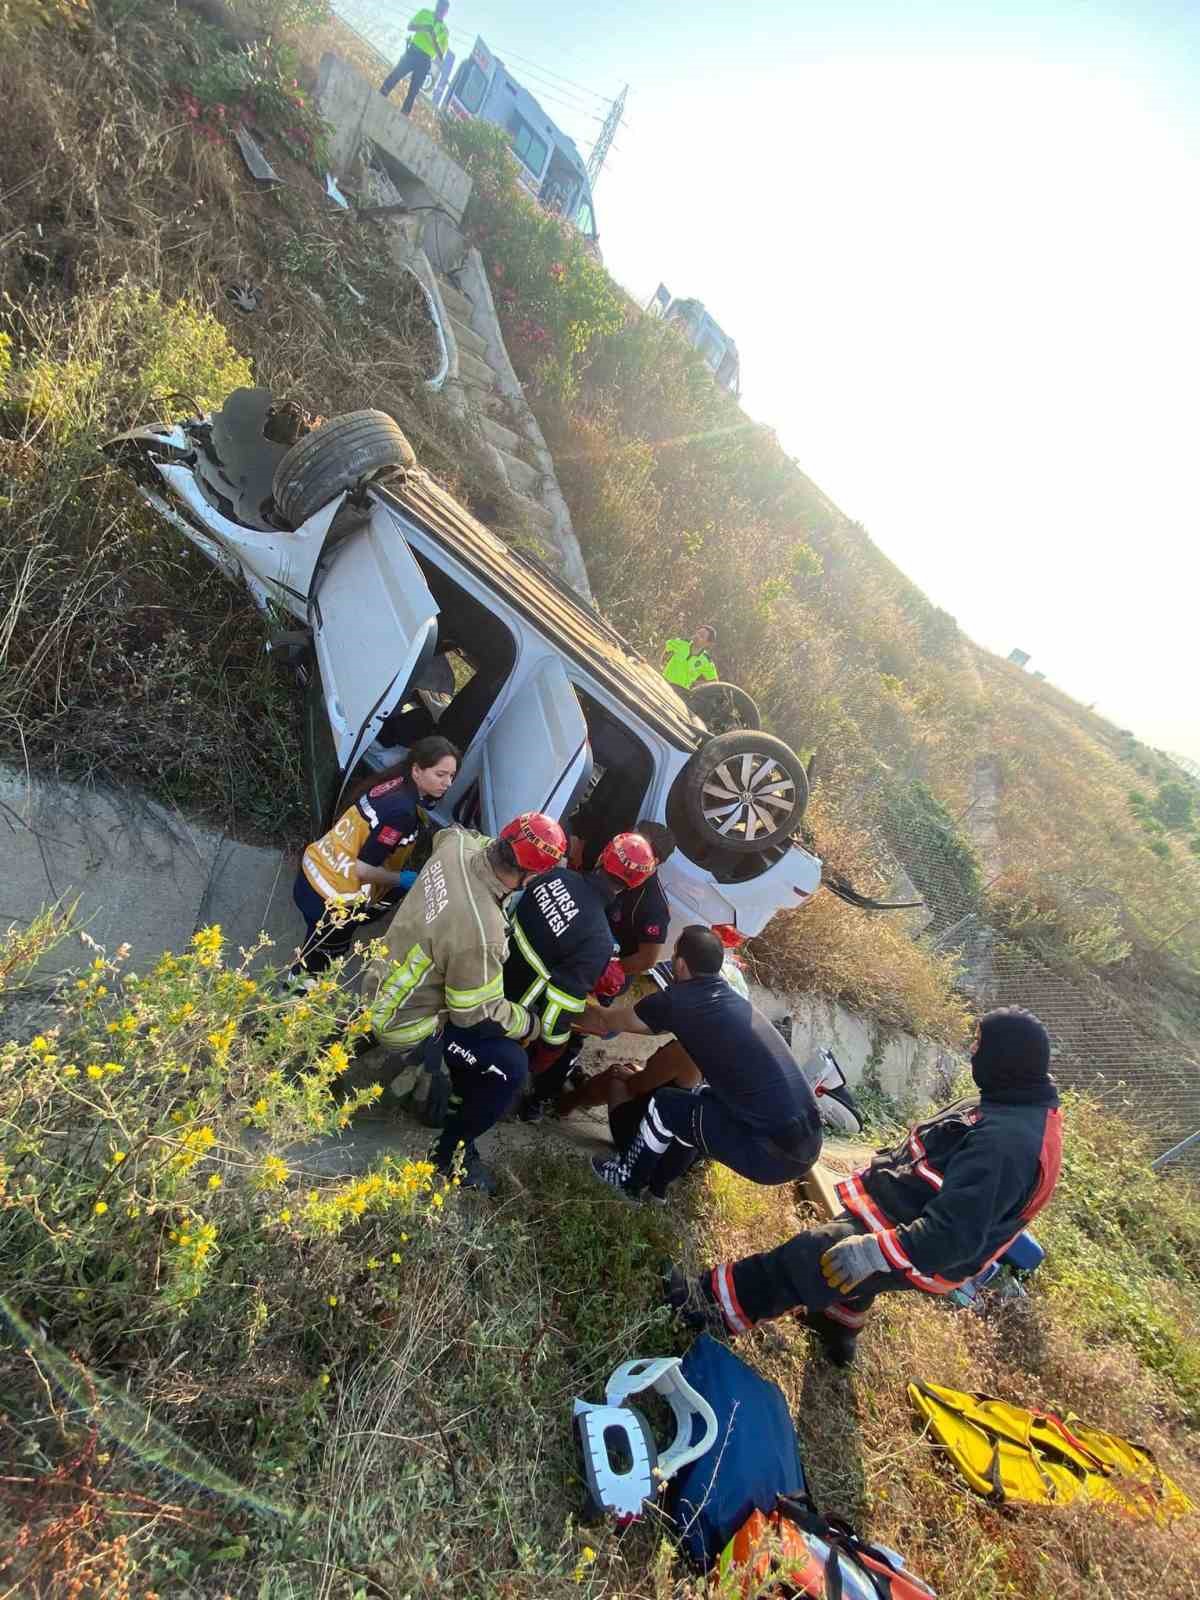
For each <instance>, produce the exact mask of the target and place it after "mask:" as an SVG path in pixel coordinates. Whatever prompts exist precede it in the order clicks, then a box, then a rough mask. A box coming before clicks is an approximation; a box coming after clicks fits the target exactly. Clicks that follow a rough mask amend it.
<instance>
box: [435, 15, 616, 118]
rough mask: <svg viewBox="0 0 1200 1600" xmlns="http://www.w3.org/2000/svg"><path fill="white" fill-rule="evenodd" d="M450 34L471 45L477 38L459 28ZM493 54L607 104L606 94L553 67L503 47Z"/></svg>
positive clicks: (607, 97)
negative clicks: (519, 63) (466, 40)
mask: <svg viewBox="0 0 1200 1600" xmlns="http://www.w3.org/2000/svg"><path fill="white" fill-rule="evenodd" d="M450 32H451V33H452V34H457V35H458V37H459V38H460V39H470V40H471V42H472V43H474V41H475V38H476V37H478V35H473V34H470V33H467V32H465V31H464V30H463V29H461V28H451V29H450ZM488 48H489V49H491V48H492V47H491V46H490V45H489V47H488ZM494 53H495V54H496V55H498V56H501V57H502V58H503V59H504V60H505V61H520V62H521V63H522V64H523V65H525V66H527V67H529V68H530V69H531V70H532V71H535V72H539V73H541V74H543V76H545V77H548V78H557V79H558V80H559V81H560V82H561V83H565V84H567V85H568V86H569V87H570V88H572V89H578V90H580V91H581V92H582V93H583V94H588V95H591V96H592V98H593V99H595V100H603V102H604V103H605V105H607V104H608V103H609V96H608V95H606V94H601V92H600V90H599V89H589V88H588V86H587V85H586V84H585V83H576V81H575V79H574V78H568V77H567V76H566V75H565V73H562V72H555V70H554V68H553V67H544V66H542V65H540V63H538V62H536V61H533V60H531V59H530V57H529V56H522V55H518V54H517V52H516V51H515V50H506V49H504V47H503V45H500V46H497V47H496V49H495V52H494Z"/></svg>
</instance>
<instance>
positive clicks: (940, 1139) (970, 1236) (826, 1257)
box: [665, 1006, 1062, 1366]
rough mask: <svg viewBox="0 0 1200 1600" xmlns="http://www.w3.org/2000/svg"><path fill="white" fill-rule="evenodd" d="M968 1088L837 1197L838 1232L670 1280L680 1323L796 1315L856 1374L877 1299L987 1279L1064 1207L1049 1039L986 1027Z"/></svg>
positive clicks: (1025, 1016) (1014, 1012)
mask: <svg viewBox="0 0 1200 1600" xmlns="http://www.w3.org/2000/svg"><path fill="white" fill-rule="evenodd" d="M971 1076H972V1077H973V1078H974V1080H975V1085H976V1087H977V1088H978V1090H979V1094H978V1095H977V1096H972V1097H970V1098H969V1099H965V1100H959V1101H956V1102H955V1103H954V1104H953V1105H950V1106H946V1107H944V1108H943V1109H942V1110H941V1111H938V1112H936V1113H935V1114H934V1115H933V1116H932V1117H930V1118H929V1119H928V1121H926V1122H922V1123H918V1124H917V1126H916V1127H914V1128H912V1129H910V1130H909V1132H908V1134H907V1135H906V1136H905V1138H903V1139H902V1140H901V1141H900V1142H899V1143H898V1144H897V1145H895V1146H894V1147H893V1148H892V1149H887V1150H880V1151H879V1152H878V1153H877V1154H876V1155H875V1157H874V1159H873V1160H872V1162H871V1164H870V1166H868V1167H865V1168H864V1169H863V1170H862V1171H861V1172H856V1173H854V1174H853V1175H852V1176H851V1177H849V1178H846V1179H845V1180H844V1181H843V1182H842V1183H839V1184H838V1186H837V1193H838V1198H839V1200H840V1201H841V1202H842V1205H843V1207H844V1208H845V1209H844V1210H843V1211H842V1212H841V1214H840V1215H839V1216H836V1217H834V1218H833V1220H832V1221H831V1222H827V1223H825V1224H824V1225H823V1226H821V1227H819V1228H806V1229H805V1230H804V1231H803V1232H802V1233H798V1234H796V1235H795V1236H794V1237H793V1238H791V1239H789V1240H788V1241H787V1242H786V1243H785V1244H781V1245H780V1246H779V1247H778V1248H777V1249H775V1250H766V1251H764V1252H763V1253H762V1254H760V1255H755V1256H745V1257H743V1259H742V1260H741V1261H728V1262H722V1263H718V1265H716V1266H715V1267H710V1268H709V1269H708V1270H707V1271H705V1272H703V1273H702V1274H701V1275H700V1277H699V1278H687V1277H686V1276H685V1275H684V1274H683V1272H681V1271H680V1270H679V1268H677V1267H672V1268H671V1269H670V1272H669V1274H668V1277H667V1282H666V1285H665V1287H666V1291H667V1298H668V1300H669V1301H670V1304H671V1305H672V1306H673V1307H674V1309H675V1310H676V1312H677V1313H678V1314H679V1315H680V1316H681V1317H682V1318H683V1320H684V1321H685V1322H687V1323H688V1324H689V1325H690V1326H692V1327H704V1326H707V1327H710V1328H711V1329H712V1330H713V1331H714V1332H718V1333H723V1334H725V1335H727V1336H728V1335H736V1334H739V1333H745V1332H746V1331H747V1330H748V1329H750V1328H752V1327H753V1326H754V1325H755V1323H756V1322H761V1321H763V1320H765V1319H766V1318H770V1317H781V1316H783V1315H784V1313H785V1312H788V1311H795V1312H797V1313H799V1314H802V1315H803V1316H804V1320H805V1321H806V1323H807V1325H808V1326H809V1327H810V1328H812V1329H813V1330H814V1332H816V1334H817V1335H818V1337H819V1338H820V1340H821V1344H822V1346H823V1347H824V1350H825V1353H826V1355H827V1356H828V1357H829V1359H830V1360H831V1361H833V1362H835V1363H836V1364H837V1365H839V1366H848V1365H849V1364H850V1362H851V1361H853V1359H854V1354H855V1349H856V1343H857V1339H858V1332H859V1329H860V1328H861V1327H862V1325H863V1323H864V1321H865V1320H866V1316H867V1312H868V1311H869V1310H870V1308H871V1305H872V1304H873V1302H874V1300H875V1296H876V1295H878V1294H882V1293H884V1292H886V1291H890V1290H897V1289H917V1290H920V1291H922V1292H923V1293H925V1294H939V1295H940V1294H949V1293H950V1291H951V1290H952V1289H956V1288H958V1286H959V1285H960V1284H962V1283H965V1282H966V1281H967V1280H969V1279H970V1278H973V1277H975V1276H976V1274H977V1273H979V1272H982V1271H983V1269H984V1267H986V1266H987V1265H989V1263H990V1262H992V1261H995V1260H996V1259H997V1258H998V1257H999V1256H1001V1255H1002V1254H1003V1253H1004V1252H1005V1251H1006V1250H1007V1249H1008V1247H1009V1245H1011V1244H1012V1242H1013V1240H1014V1239H1015V1238H1016V1236H1017V1235H1018V1234H1019V1233H1020V1232H1021V1231H1022V1230H1023V1229H1024V1228H1026V1227H1027V1226H1028V1225H1029V1223H1030V1222H1032V1220H1033V1218H1034V1217H1035V1216H1037V1214H1038V1212H1039V1211H1040V1210H1041V1209H1042V1207H1043V1206H1045V1205H1046V1203H1047V1201H1048V1200H1049V1199H1050V1196H1051V1195H1052V1194H1053V1193H1054V1186H1055V1184H1056V1183H1057V1181H1058V1174H1059V1168H1060V1165H1061V1162H1062V1113H1061V1112H1060V1111H1059V1107H1058V1092H1057V1090H1056V1088H1055V1085H1054V1079H1053V1078H1052V1077H1051V1076H1050V1036H1049V1034H1047V1032H1046V1029H1045V1028H1044V1027H1043V1025H1042V1024H1041V1022H1039V1021H1038V1019H1037V1017H1035V1016H1033V1015H1031V1013H1030V1012H1028V1011H1022V1010H1021V1009H1020V1008H1018V1007H1016V1006H1009V1007H1004V1008H1003V1009H1001V1010H998V1011H989V1012H988V1014H987V1015H986V1016H985V1017H984V1018H983V1019H982V1021H981V1022H980V1024H979V1026H978V1028H977V1029H976V1032H975V1039H974V1043H973V1045H972V1054H971Z"/></svg>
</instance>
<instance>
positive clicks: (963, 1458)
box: [908, 1383, 1194, 1523]
mask: <svg viewBox="0 0 1200 1600" xmlns="http://www.w3.org/2000/svg"><path fill="white" fill-rule="evenodd" d="M908 1397H909V1399H910V1400H911V1401H912V1403H913V1405H914V1407H915V1408H916V1410H917V1412H918V1413H919V1415H920V1416H922V1417H923V1418H924V1419H925V1420H926V1422H928V1424H929V1428H930V1432H931V1433H932V1434H933V1437H934V1438H935V1439H936V1440H937V1442H938V1443H939V1444H940V1445H941V1446H942V1448H943V1450H945V1451H946V1453H947V1454H948V1455H949V1457H950V1459H951V1460H952V1461H953V1462H954V1464H955V1466H956V1467H957V1468H958V1470H959V1471H960V1472H961V1473H962V1475H963V1477H964V1478H966V1480H967V1482H968V1483H969V1484H970V1486H971V1488H972V1489H974V1490H975V1492H976V1494H981V1495H986V1496H987V1498H988V1499H989V1500H994V1501H998V1502H1007V1501H1014V1502H1024V1503H1026V1504H1030V1505H1055V1506H1062V1505H1068V1504H1069V1503H1070V1502H1071V1501H1072V1500H1075V1499H1077V1498H1078V1497H1079V1496H1080V1495H1086V1496H1087V1497H1088V1498H1089V1499H1092V1500H1102V1501H1107V1502H1109V1503H1110V1504H1112V1505H1117V1506H1120V1507H1122V1508H1123V1509H1124V1510H1126V1511H1130V1512H1132V1513H1133V1515H1134V1516H1139V1517H1153V1518H1154V1519H1155V1521H1156V1522H1160V1523H1166V1522H1169V1521H1170V1520H1171V1519H1172V1518H1173V1517H1179V1516H1182V1515H1183V1514H1184V1512H1186V1511H1191V1510H1193V1509H1194V1508H1193V1506H1192V1502H1191V1501H1190V1500H1189V1499H1188V1497H1187V1495H1185V1494H1184V1492H1183V1490H1182V1489H1181V1488H1180V1487H1179V1485H1178V1484H1176V1483H1174V1482H1173V1481H1172V1480H1171V1479H1170V1478H1168V1477H1167V1475H1166V1473H1165V1472H1163V1471H1162V1469H1161V1468H1160V1467H1159V1465H1158V1463H1157V1462H1156V1461H1155V1459H1154V1457H1153V1455H1152V1454H1151V1453H1150V1451H1149V1450H1148V1449H1147V1448H1146V1447H1145V1445H1138V1444H1130V1442H1129V1441H1128V1440H1127V1439H1121V1438H1118V1436H1117V1435H1116V1434H1113V1433H1105V1432H1104V1431H1103V1429H1101V1428H1094V1427H1092V1426H1091V1424H1090V1423H1087V1422H1083V1421H1082V1420H1081V1419H1080V1418H1079V1417H1076V1416H1074V1415H1073V1414H1071V1413H1068V1414H1067V1417H1066V1420H1065V1421H1064V1420H1063V1419H1061V1418H1059V1417H1056V1416H1054V1415H1053V1414H1052V1413H1051V1412H1048V1411H1026V1410H1024V1409H1023V1408H1022V1407H1021V1406H1014V1405H1009V1404H1008V1402H1007V1401H1004V1400H997V1399H994V1398H993V1397H992V1396H990V1395H986V1394H964V1393H962V1391H961V1390H959V1389H946V1388H943V1387H942V1385H941V1384H938V1383H910V1384H909V1386H908Z"/></svg>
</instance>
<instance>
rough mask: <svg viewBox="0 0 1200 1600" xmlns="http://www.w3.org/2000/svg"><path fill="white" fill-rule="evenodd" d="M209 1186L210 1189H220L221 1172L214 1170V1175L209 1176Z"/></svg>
mask: <svg viewBox="0 0 1200 1600" xmlns="http://www.w3.org/2000/svg"><path fill="white" fill-rule="evenodd" d="M208 1187H209V1188H210V1189H219V1188H220V1187H221V1174H220V1173H219V1172H214V1173H213V1175H212V1177H211V1178H209V1180H208Z"/></svg>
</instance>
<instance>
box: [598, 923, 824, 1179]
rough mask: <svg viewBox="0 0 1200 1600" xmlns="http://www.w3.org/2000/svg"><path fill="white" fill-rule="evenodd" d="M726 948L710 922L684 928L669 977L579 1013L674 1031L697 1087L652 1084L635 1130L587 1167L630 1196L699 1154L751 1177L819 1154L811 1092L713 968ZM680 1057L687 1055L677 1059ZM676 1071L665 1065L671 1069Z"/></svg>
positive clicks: (602, 1029)
mask: <svg viewBox="0 0 1200 1600" xmlns="http://www.w3.org/2000/svg"><path fill="white" fill-rule="evenodd" d="M724 960H725V947H724V946H723V945H722V943H721V941H720V939H718V938H717V936H716V934H715V933H713V931H712V930H711V929H710V928H705V927H701V926H700V925H699V924H695V925H694V926H692V927H690V928H685V929H684V930H683V932H682V933H681V934H680V936H679V938H678V939H677V940H676V943H675V952H674V956H673V959H672V969H673V973H674V979H675V981H674V982H673V983H671V984H669V985H668V987H667V988H666V989H665V990H664V991H663V992H662V993H659V994H650V995H647V996H646V997H645V999H644V1000H639V1001H638V1002H637V1003H636V1004H635V1005H633V1006H629V1007H617V1006H614V1007H613V1008H612V1010H610V1011H602V1010H600V1009H599V1008H598V1007H594V1008H592V1009H591V1010H589V1011H588V1012H587V1013H586V1015H585V1016H583V1017H581V1018H579V1020H578V1021H577V1022H576V1024H575V1026H576V1027H577V1028H578V1029H579V1030H580V1031H581V1032H583V1033H595V1034H603V1033H608V1032H615V1033H673V1034H674V1035H675V1037H676V1039H677V1040H678V1042H679V1044H680V1045H681V1046H682V1049H683V1051H685V1052H686V1056H687V1058H688V1061H690V1063H691V1065H692V1067H693V1068H694V1069H695V1075H696V1076H700V1077H702V1078H703V1080H704V1081H703V1083H702V1084H701V1085H700V1087H699V1088H698V1089H686V1088H679V1087H674V1086H672V1087H666V1088H661V1089H656V1090H655V1091H654V1093H653V1094H652V1095H651V1096H650V1098H649V1099H648V1100H647V1101H646V1108H645V1114H644V1115H643V1117H642V1120H641V1122H640V1124H639V1126H638V1130H637V1133H636V1134H635V1135H634V1137H633V1139H632V1141H631V1142H630V1144H629V1145H628V1147H627V1148H626V1149H625V1150H624V1152H623V1153H622V1154H621V1155H619V1156H616V1157H613V1158H612V1159H611V1160H608V1161H606V1160H603V1159H602V1158H601V1157H600V1156H596V1157H594V1158H593V1160H592V1171H593V1172H594V1173H595V1175H596V1177H597V1178H599V1179H600V1181H601V1182H602V1183H607V1184H609V1185H610V1186H611V1187H612V1188H614V1189H619V1190H620V1191H621V1192H622V1193H623V1194H625V1195H626V1196H628V1197H629V1198H630V1199H637V1198H638V1197H639V1196H641V1195H642V1194H643V1193H644V1192H648V1193H649V1195H650V1198H651V1199H654V1200H664V1199H665V1198H666V1194H667V1189H668V1187H669V1186H670V1185H671V1184H672V1183H673V1182H674V1181H675V1179H676V1178H679V1177H682V1175H683V1174H684V1173H685V1172H686V1171H687V1170H688V1168H689V1167H690V1166H691V1165H692V1164H693V1163H694V1162H695V1161H697V1160H699V1159H700V1157H702V1156H710V1157H712V1159H713V1160H714V1161H720V1162H722V1163H723V1164H724V1165H725V1166H727V1167H731V1168H732V1169H733V1171H734V1172H737V1173H739V1174H740V1175H741V1176H742V1177H743V1178H748V1179H749V1180H750V1182H751V1183H761V1184H778V1183H788V1182H792V1181H795V1180H797V1179H800V1178H803V1177H804V1176H805V1175H806V1174H807V1173H808V1172H809V1170H810V1169H811V1167H812V1165H813V1163H814V1162H815V1161H816V1159H817V1157H818V1155H820V1153H821V1123H820V1118H819V1116H818V1114H817V1102H816V1100H815V1099H814V1097H813V1092H812V1090H811V1089H810V1088H809V1086H808V1083H807V1081H806V1079H805V1077H804V1074H803V1073H802V1072H801V1070H800V1068H799V1067H798V1066H797V1065H796V1060H795V1057H794V1056H793V1055H792V1052H791V1051H790V1050H789V1049H788V1047H787V1045H786V1044H785V1043H784V1041H783V1039H782V1038H781V1037H780V1035H779V1034H778V1033H777V1032H776V1031H775V1029H774V1028H773V1027H772V1026H771V1024H770V1023H769V1022H768V1021H767V1019H766V1018H765V1017H764V1016H763V1015H762V1013H761V1012H759V1011H756V1010H755V1009H754V1007H753V1006H752V1005H751V1004H750V1002H749V1000H746V999H743V997H742V996H741V995H740V994H738V993H737V992H736V990H734V989H732V988H731V987H730V986H729V984H728V983H726V981H725V979H724V978H723V977H722V976H721V967H722V965H723V964H724ZM685 1064H686V1063H685ZM677 1075H678V1074H677V1073H671V1074H670V1076H672V1077H675V1076H677Z"/></svg>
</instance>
